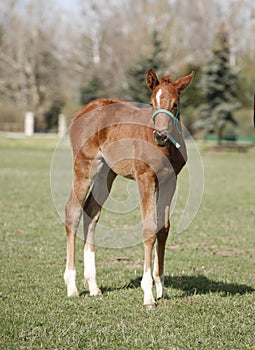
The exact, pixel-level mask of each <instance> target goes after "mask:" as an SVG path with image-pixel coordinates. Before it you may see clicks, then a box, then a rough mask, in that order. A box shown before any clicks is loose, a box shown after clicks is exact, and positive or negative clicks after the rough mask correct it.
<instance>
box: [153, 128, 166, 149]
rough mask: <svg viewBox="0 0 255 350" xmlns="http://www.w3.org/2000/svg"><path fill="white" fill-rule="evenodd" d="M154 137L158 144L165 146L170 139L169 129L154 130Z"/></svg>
mask: <svg viewBox="0 0 255 350" xmlns="http://www.w3.org/2000/svg"><path fill="white" fill-rule="evenodd" d="M153 137H154V140H155V142H156V143H157V145H158V146H160V147H164V146H166V144H167V141H168V133H167V130H154V131H153Z"/></svg>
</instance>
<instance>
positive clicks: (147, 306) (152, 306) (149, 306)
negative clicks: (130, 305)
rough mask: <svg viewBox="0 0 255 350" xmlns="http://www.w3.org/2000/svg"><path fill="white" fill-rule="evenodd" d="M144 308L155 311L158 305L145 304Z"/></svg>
mask: <svg viewBox="0 0 255 350" xmlns="http://www.w3.org/2000/svg"><path fill="white" fill-rule="evenodd" d="M144 307H145V309H146V310H153V309H155V307H156V305H155V304H145V305H144Z"/></svg>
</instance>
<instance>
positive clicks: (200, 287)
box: [101, 275, 255, 297]
mask: <svg viewBox="0 0 255 350" xmlns="http://www.w3.org/2000/svg"><path fill="white" fill-rule="evenodd" d="M140 284H141V277H138V278H136V279H133V280H131V281H130V282H129V283H128V284H126V285H124V286H122V287H118V288H111V287H101V290H102V293H107V292H111V291H116V290H123V289H136V288H140ZM165 286H166V287H167V288H172V289H176V290H180V291H183V294H182V295H181V296H180V297H187V296H191V295H195V294H208V293H220V294H221V296H223V297H224V296H228V295H236V294H240V295H243V294H246V293H252V292H255V289H254V288H253V287H251V286H247V285H245V284H237V283H226V282H223V281H214V280H211V279H209V278H207V277H206V276H204V275H196V276H188V275H181V276H178V275H177V276H165Z"/></svg>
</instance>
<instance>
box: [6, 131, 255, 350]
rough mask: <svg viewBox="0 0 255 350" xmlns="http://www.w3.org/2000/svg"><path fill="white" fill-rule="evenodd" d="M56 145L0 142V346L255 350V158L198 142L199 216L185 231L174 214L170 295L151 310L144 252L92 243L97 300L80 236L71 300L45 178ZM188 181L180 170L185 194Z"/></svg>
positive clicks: (62, 248) (168, 261)
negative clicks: (75, 294)
mask: <svg viewBox="0 0 255 350" xmlns="http://www.w3.org/2000/svg"><path fill="white" fill-rule="evenodd" d="M56 142H57V140H55V139H40V138H31V139H11V138H4V137H1V138H0V157H1V158H0V159H1V165H0V179H1V180H0V181H1V182H0V183H1V197H0V220H1V221H0V225H1V231H0V239H1V246H0V249H1V251H0V259H1V289H0V310H1V315H0V323H1V332H0V337H1V338H0V339H1V340H0V349H15V350H16V349H19V350H20V349H50V350H53V349H58V350H63V349H72V350H75V349H100V350H101V349H143V350H147V349H157V350H159V349H164V350H165V349H166V350H167V349H228V350H231V349H253V350H254V349H255V278H254V276H255V274H254V272H255V271H254V268H255V245H254V243H255V236H254V233H255V212H254V198H255V197H254V194H255V188H254V174H255V161H254V160H255V159H254V157H255V153H254V150H250V151H249V152H248V153H234V152H233V153H210V152H206V151H205V150H204V146H202V148H201V149H203V151H202V158H203V163H204V169H205V190H204V196H203V201H202V203H201V208H200V211H199V213H198V215H197V216H196V218H195V220H194V221H193V223H192V224H191V225H190V226H189V228H188V229H187V230H186V231H185V232H183V233H181V234H175V233H174V232H175V230H174V226H175V221H176V220H177V219H176V218H175V217H173V228H172V230H171V234H170V237H169V240H168V245H167V249H166V271H165V275H166V287H167V290H168V293H169V295H170V299H169V300H161V301H159V302H158V305H157V307H156V309H155V310H152V311H148V310H145V309H144V308H143V305H142V303H143V295H142V291H141V289H140V280H141V276H142V268H143V246H142V245H141V244H138V245H135V246H133V247H129V248H125V249H124V248H122V249H109V248H102V247H97V275H98V282H99V285H100V286H101V289H102V291H103V294H102V296H101V297H95V298H93V297H89V295H88V292H87V290H86V289H85V288H84V286H83V262H82V255H83V254H82V248H83V247H82V241H81V240H79V239H78V242H77V284H78V288H79V291H80V292H81V296H80V297H79V298H75V299H68V298H67V297H66V289H65V286H64V282H63V273H64V267H65V234H64V228H63V224H62V222H61V221H60V218H59V217H58V215H57V213H56V210H55V208H54V205H53V203H52V197H51V190H50V180H49V177H50V162H51V157H52V152H53V149H54V147H55V144H56ZM186 179H187V177H186V176H185V171H184V172H183V175H181V176H180V179H179V187H180V188H184V189H185V188H187V183H186V181H187V180H186ZM116 186H120V187H121V182H119V183H118V184H117V185H116ZM117 193H120V195H121V191H120V190H118V191H117ZM178 205H179V206H180V209H181V205H182V195H181V194H180V203H179V204H178ZM178 205H177V209H176V216H178V215H179V214H178V213H179V210H180V209H178ZM134 215H137V212H134ZM106 219H107V217H103V218H102V221H103V220H106ZM109 220H111V219H110V218H109ZM114 220H117V219H114ZM119 220H122V219H121V217H120V219H119ZM129 220H132V218H129Z"/></svg>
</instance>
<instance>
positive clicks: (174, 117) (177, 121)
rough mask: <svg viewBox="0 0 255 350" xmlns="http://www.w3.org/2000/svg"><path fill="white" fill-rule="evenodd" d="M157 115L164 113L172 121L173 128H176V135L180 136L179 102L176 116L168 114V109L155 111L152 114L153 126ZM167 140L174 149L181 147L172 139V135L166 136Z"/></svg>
mask: <svg viewBox="0 0 255 350" xmlns="http://www.w3.org/2000/svg"><path fill="white" fill-rule="evenodd" d="M159 113H165V114H166V115H168V116H169V117H170V118H171V119H172V120H173V124H174V127H175V128H176V130H177V132H178V134H181V131H180V129H179V116H180V110H179V102H178V106H177V112H176V115H174V114H173V113H172V112H170V111H169V110H168V109H164V108H160V109H157V110H156V111H155V112H154V113H153V114H152V122H153V125H155V120H156V116H157V115H158V114H159ZM168 139H169V140H170V141H171V142H172V143H173V144H174V145H175V147H176V148H180V147H181V145H180V144H179V143H178V142H177V141H176V140H175V139H174V137H173V136H172V135H168Z"/></svg>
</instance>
